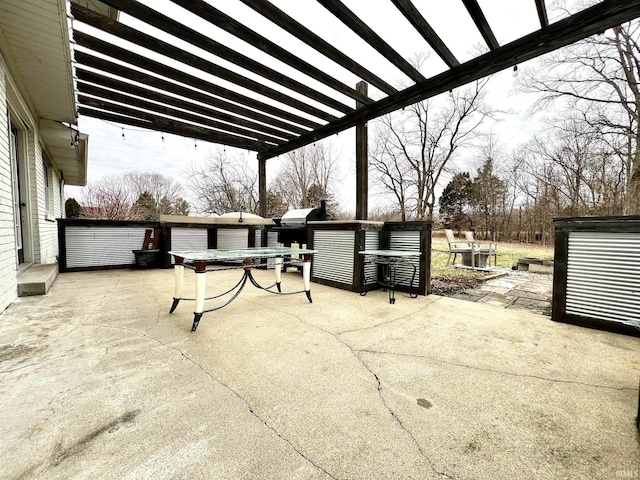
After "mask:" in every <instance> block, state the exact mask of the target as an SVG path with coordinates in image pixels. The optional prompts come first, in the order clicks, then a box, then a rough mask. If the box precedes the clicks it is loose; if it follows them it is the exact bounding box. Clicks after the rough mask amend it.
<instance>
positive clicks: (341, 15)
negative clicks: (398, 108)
mask: <svg viewBox="0 0 640 480" xmlns="http://www.w3.org/2000/svg"><path fill="white" fill-rule="evenodd" d="M318 3H320V4H321V5H322V6H323V7H324V8H326V9H327V10H329V11H330V12H331V13H332V14H333V15H334V16H335V17H336V18H337V19H338V20H340V21H341V22H342V23H344V24H345V25H346V26H347V27H349V28H350V29H351V30H352V31H353V32H354V33H356V34H357V35H358V36H359V37H360V38H362V39H363V40H364V41H366V42H367V43H368V44H369V45H371V46H372V47H373V48H375V49H376V50H377V51H378V53H380V54H381V55H382V56H383V57H384V58H386V59H387V60H389V61H390V62H391V63H392V64H393V65H395V66H396V67H397V68H398V69H400V71H401V72H403V73H404V74H405V75H406V76H408V77H409V78H410V79H411V80H413V81H414V82H421V81H424V80H425V78H424V76H423V75H422V74H421V73H420V72H419V71H418V70H417V69H416V68H415V67H414V66H413V65H411V64H410V63H409V62H407V61H406V60H405V59H404V57H403V56H402V55H400V54H399V53H398V52H396V51H395V50H394V49H393V48H392V47H391V46H390V45H389V44H388V43H387V42H385V41H384V40H383V39H382V38H381V37H380V35H378V34H377V33H376V32H374V31H373V29H372V28H371V27H369V26H368V25H367V24H366V23H364V22H363V21H362V20H360V18H359V17H358V16H357V15H356V14H355V13H353V12H352V11H351V10H349V9H348V8H347V7H346V6H345V5H344V4H343V3H342V2H340V1H339V0H318Z"/></svg>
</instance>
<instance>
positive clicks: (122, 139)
mask: <svg viewBox="0 0 640 480" xmlns="http://www.w3.org/2000/svg"><path fill="white" fill-rule="evenodd" d="M124 140H125V138H124V128H123V129H122V141H123V142H124Z"/></svg>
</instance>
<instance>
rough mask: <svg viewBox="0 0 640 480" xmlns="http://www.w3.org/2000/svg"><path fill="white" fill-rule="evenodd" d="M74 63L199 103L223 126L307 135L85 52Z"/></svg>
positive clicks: (93, 79)
mask: <svg viewBox="0 0 640 480" xmlns="http://www.w3.org/2000/svg"><path fill="white" fill-rule="evenodd" d="M76 61H77V62H78V64H79V65H85V66H87V67H90V68H94V69H96V70H101V71H102V72H108V73H109V74H111V75H117V76H118V77H121V78H126V79H127V80H129V81H134V82H138V83H141V84H143V85H147V86H149V87H153V88H155V89H157V90H162V91H165V92H169V93H172V94H174V95H178V96H180V97H183V98H185V99H189V100H193V101H196V102H200V103H203V104H205V105H209V106H210V107H213V108H216V109H220V110H216V112H218V118H220V119H221V120H224V121H227V122H234V123H237V124H239V125H242V126H246V127H249V128H253V129H256V130H258V127H257V126H259V127H260V128H259V130H260V131H262V132H264V133H268V134H271V135H277V136H283V137H284V138H287V136H286V135H287V133H282V132H281V131H282V130H284V131H285V132H293V133H296V134H302V133H306V132H308V130H307V129H304V128H301V127H299V126H298V125H294V124H293V123H288V122H285V121H282V120H278V119H275V118H273V117H270V116H267V115H263V114H262V113H260V112H258V111H255V110H252V109H249V108H245V107H243V106H241V105H237V104H235V103H231V102H227V101H226V100H222V99H220V98H217V97H214V96H211V95H208V94H206V93H203V92H201V91H198V90H193V89H191V88H188V87H185V86H183V85H178V84H177V83H173V82H170V81H167V80H164V79H162V78H159V77H156V76H155V75H151V74H149V73H147V72H143V71H140V70H135V69H133V68H129V67H126V66H124V65H120V64H118V63H114V62H111V61H109V60H105V59H103V58H99V57H96V56H94V55H91V54H89V53H86V52H81V51H76ZM151 66H152V67H153V65H151ZM76 71H77V74H78V78H82V79H85V80H89V81H91V82H93V83H97V84H98V85H104V86H107V87H109V85H108V84H106V83H102V82H101V81H99V80H97V78H105V79H106V78H107V77H104V75H99V74H95V75H94V76H92V77H91V78H86V77H84V76H85V75H87V73H85V72H88V71H87V70H85V69H83V68H81V67H77V68H76ZM165 73H168V74H171V73H172V71H168V72H166V71H165ZM173 73H176V75H175V76H173V77H171V78H174V79H175V80H176V81H180V80H181V79H182V81H183V82H185V83H186V82H189V81H190V79H189V77H184V78H183V77H182V76H181V75H178V73H179V72H173ZM110 80H111V81H113V79H110ZM193 80H195V79H193ZM104 81H106V80H104ZM192 85H194V86H196V87H200V88H202V89H203V90H206V88H203V87H207V85H199V84H197V83H196V84H192ZM125 91H126V90H125ZM206 91H207V90H206ZM227 112H231V113H227ZM233 114H237V115H233ZM245 117H246V118H250V119H253V120H256V121H258V122H262V123H254V122H251V121H250V120H246V119H245ZM246 122H248V123H246ZM319 126H320V125H318V124H316V125H315V127H316V128H317V127H319ZM274 127H276V128H274ZM292 138H293V137H292Z"/></svg>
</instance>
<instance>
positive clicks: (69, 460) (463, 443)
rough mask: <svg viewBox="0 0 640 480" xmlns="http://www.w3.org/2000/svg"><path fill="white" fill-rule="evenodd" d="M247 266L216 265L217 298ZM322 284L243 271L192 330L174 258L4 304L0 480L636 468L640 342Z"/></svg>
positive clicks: (70, 277) (560, 473)
mask: <svg viewBox="0 0 640 480" xmlns="http://www.w3.org/2000/svg"><path fill="white" fill-rule="evenodd" d="M189 273H190V272H187V275H186V286H185V288H186V292H191V291H192V290H191V289H192V288H193V275H190V274H189ZM238 275H239V272H238V271H226V272H217V273H214V274H210V275H209V280H208V290H209V293H214V292H216V291H222V289H223V287H224V286H227V285H228V286H231V285H233V284H234V283H235V281H237V276H238ZM271 276H272V272H262V271H259V272H256V277H257V278H259V279H262V281H263V282H264V283H269V280H270V279H271ZM216 280H218V281H216ZM301 283H302V281H301V278H300V276H299V275H298V274H295V273H290V274H286V275H285V277H284V279H283V288H284V289H285V290H287V289H289V290H298V289H300V287H301ZM312 294H313V300H314V302H313V303H312V304H309V303H308V302H307V300H306V298H305V296H304V295H294V296H285V297H278V296H275V295H270V294H268V293H265V292H263V291H260V290H257V289H255V288H253V287H252V286H247V288H246V289H245V290H244V291H243V292H242V294H241V295H240V296H239V297H238V299H237V300H236V301H235V302H234V303H232V304H231V305H229V306H228V307H226V308H224V309H223V310H220V311H219V312H212V313H208V314H205V315H204V317H203V319H202V321H201V322H200V326H199V328H198V330H197V331H196V332H195V333H191V332H190V327H191V322H192V317H193V314H192V308H193V306H192V305H193V304H192V303H191V304H188V303H184V302H183V303H181V304H180V305H179V306H178V308H177V310H176V311H175V312H174V313H173V314H171V315H169V313H168V310H169V307H170V305H171V298H172V296H173V272H172V271H171V270H148V271H145V270H113V271H100V272H86V273H65V274H60V275H59V276H58V279H57V281H56V283H55V284H54V285H53V287H52V289H51V290H50V292H49V294H47V295H46V296H41V297H28V298H21V299H19V300H18V301H17V302H16V303H14V304H13V305H12V306H10V307H9V308H8V309H7V310H6V311H5V312H4V313H2V315H0V412H1V413H2V421H1V422H0V438H1V439H2V441H0V458H1V459H2V460H1V461H0V478H3V479H88V478H92V479H93V478H96V479H97V478H100V479H102V478H108V479H111V478H114V479H116V478H117V479H396V478H397V479H443V478H452V479H456V480H462V479H469V480H471V479H474V480H475V479H491V480H495V479H510V480H512V479H534V478H540V479H560V478H571V479H597V478H611V479H613V478H621V477H623V476H624V475H627V476H626V477H624V478H636V477H637V476H638V475H639V471H640V434H639V433H638V430H637V428H636V416H637V408H638V383H639V379H640V339H639V338H632V337H626V336H622V335H616V334H612V333H606V332H601V331H596V330H590V329H586V328H581V327H577V326H572V325H565V324H559V323H555V322H553V321H551V320H549V318H548V317H545V316H542V315H539V314H536V313H534V312H530V311H526V310H516V309H505V308H502V307H499V306H496V305H491V304H482V303H471V302H467V301H463V300H457V299H452V298H445V297H437V296H428V297H420V298H418V299H410V298H408V297H407V296H406V295H405V294H398V299H397V301H396V303H395V305H390V304H389V302H388V300H387V296H386V293H385V292H382V291H376V292H371V293H369V294H368V295H367V296H365V297H361V296H360V295H358V294H356V293H351V292H346V291H342V290H337V289H334V288H329V287H326V286H323V285H318V284H312ZM634 475H635V476H634Z"/></svg>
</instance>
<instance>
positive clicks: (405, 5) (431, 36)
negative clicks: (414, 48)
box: [391, 0, 460, 68]
mask: <svg viewBox="0 0 640 480" xmlns="http://www.w3.org/2000/svg"><path fill="white" fill-rule="evenodd" d="M391 1H392V2H393V4H394V5H395V6H396V8H397V9H398V10H400V12H401V13H402V14H403V15H404V17H405V18H406V19H407V20H408V21H409V23H411V25H413V28H415V29H416V30H417V31H418V33H419V34H420V35H422V38H424V39H425V40H426V41H427V43H428V44H429V45H430V46H431V48H433V50H434V51H435V52H436V53H437V54H438V56H439V57H440V58H441V59H442V60H443V61H444V63H446V64H447V65H448V66H449V68H451V67H455V66H457V65H460V62H459V61H458V59H457V58H456V57H455V56H454V55H453V53H451V50H449V47H447V45H446V44H445V43H444V42H443V41H442V39H441V38H440V37H439V36H438V34H437V33H436V32H435V30H434V29H433V28H431V25H429V23H428V22H427V21H426V20H425V18H424V17H423V16H422V14H421V13H420V12H419V11H418V9H417V8H416V7H415V5H414V4H413V3H412V2H411V0H391Z"/></svg>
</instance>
